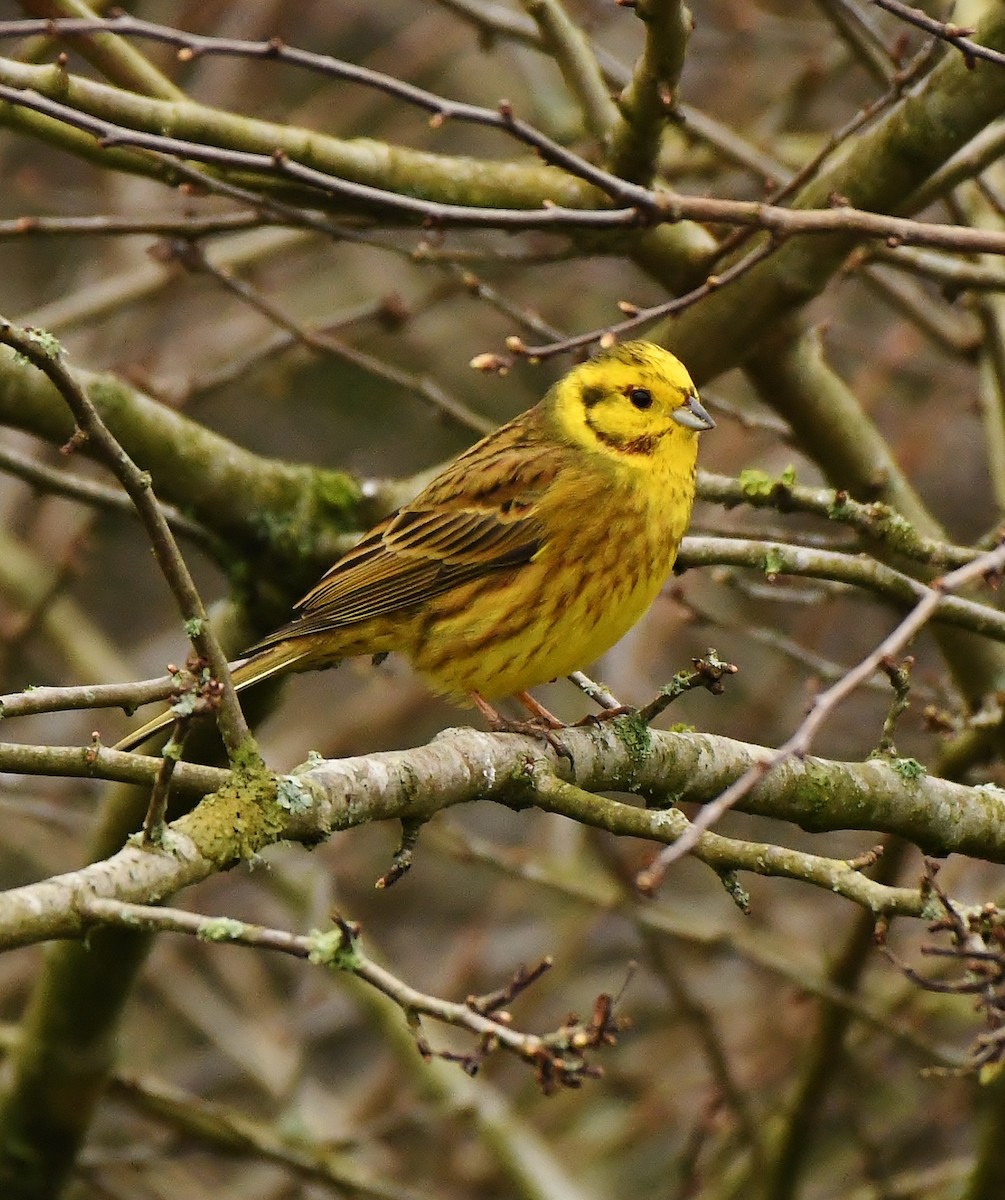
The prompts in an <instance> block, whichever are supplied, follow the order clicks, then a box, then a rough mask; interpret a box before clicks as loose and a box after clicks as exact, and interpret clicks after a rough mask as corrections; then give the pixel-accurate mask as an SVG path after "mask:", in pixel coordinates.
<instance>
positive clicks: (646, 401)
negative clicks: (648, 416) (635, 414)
mask: <svg viewBox="0 0 1005 1200" xmlns="http://www.w3.org/2000/svg"><path fill="white" fill-rule="evenodd" d="M628 399H629V400H631V402H632V403H633V404H634V405H635V407H636V408H652V406H653V394H652V392H651V391H650V390H649V389H648V388H632V390H631V391H630V392H629V393H628Z"/></svg>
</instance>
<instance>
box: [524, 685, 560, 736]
mask: <svg viewBox="0 0 1005 1200" xmlns="http://www.w3.org/2000/svg"><path fill="white" fill-rule="evenodd" d="M516 699H517V700H519V701H520V703H521V704H522V705H523V706H524V708H525V709H526V710H527V711H528V712H529V713H530V715H531V716H532V717H534V718H536V719H537V720H538V721H540V722H541V723H542V724H543V725H544V726H545V728H546V729H566V728H568V727H567V725H566V723H565V722H564V721H560V720H559V719H558V717H556V716H555V714H554V713H550V712H549V711H548V710H547V709H546V708H545V707H544V705H543V704H541V703H540V702H539V701H537V700H535V699H534V697H533V696H532V695H531V694H530V692H517V694H516Z"/></svg>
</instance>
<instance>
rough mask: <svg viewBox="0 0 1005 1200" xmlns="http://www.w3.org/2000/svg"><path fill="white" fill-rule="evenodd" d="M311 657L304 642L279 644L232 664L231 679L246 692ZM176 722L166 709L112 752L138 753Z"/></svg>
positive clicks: (293, 640) (171, 713) (172, 713)
mask: <svg viewBox="0 0 1005 1200" xmlns="http://www.w3.org/2000/svg"><path fill="white" fill-rule="evenodd" d="M307 657H308V652H307V650H306V646H305V642H304V641H303V640H299V639H290V640H289V641H285V642H277V643H275V644H274V645H271V646H266V647H264V648H263V649H262V650H259V651H257V652H256V653H254V654H252V655H251V656H250V657H249V658H245V659H239V660H238V661H237V662H234V663H231V667H230V677H231V679H232V680H233V681H234V687H235V688H236V689H237V690H238V691H239V692H243V691H244V689H245V688H247V687H251V686H252V684H255V683H261V682H262V681H263V680H265V679H270V678H271V677H272V676H273V675H278V674H280V673H281V672H283V671H289V670H290V669H291V668H295V666H296V664H297V663H298V662H300V661H301V660H302V659H305V658H307ZM174 720H175V713H174V712H172V710H171V709H170V708H168V709H165V711H164V712H162V713H160V714H158V715H157V716H156V717H153V718H152V719H151V720H149V721H147V723H146V724H145V725H141V726H140V727H139V729H134V730H133V732H132V733H129V734H127V735H126V736H125V737H124V738H123V739H122V741H121V742H116V743H115V745H114V746H113V747H112V749H113V750H135V749H136V747H137V746H140V745H142V744H143V742H145V741H146V740H147V738H151V737H153V736H154V734H156V733H160V732H161V731H162V730H164V729H167V728H168V727H169V726H170V725H171V724H172V723H173V722H174Z"/></svg>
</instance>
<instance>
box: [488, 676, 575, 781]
mask: <svg viewBox="0 0 1005 1200" xmlns="http://www.w3.org/2000/svg"><path fill="white" fill-rule="evenodd" d="M471 699H472V700H473V702H474V705H475V708H477V709H478V711H479V712H480V713H481V714H482V716H483V717H484V719H485V722H486V724H487V725H488V727H489V729H491V730H492V732H493V733H522V734H524V735H525V736H527V737H532V738H537V739H538V740H539V741H543V742H547V743H548V745H549V746H550V747H551V748H552V750H554V751H555V753H556V754H558V755H560V756H561V757H562V758H565V759H568V761H569V765H570V766H573V765H574V763H573V759H572V754H571V753H570V751H569V749H568V747H566V746H563V745H562V743H561V742H560V741H559V740H558V738H557V737H556V736H555V733H556V732H557V731H558V730H562V729H567V728H568V726H567V725H565V724H564V723H563V722H562V721H560V720H559V719H558V718H557V717H556V716H554V715H553V714H552V713H550V712H548V710H547V709H546V708H545V707H544V705H542V704H538V702H537V701H536V700H535V699H534V697H533V696H531V695H529V693H527V692H520V693H519V694H518V695H517V697H516V699H517V700H519V701H520V703H521V704H522V705H523V706H524V708H526V709H527V711H528V712H530V713H531V714H532V715H531V717H530V719H529V720H523V721H517V720H513V718H511V717H504V716H503V715H502V713H501V712H499V711H498V710H497V709H495V708H493V707H492V705H491V704H489V702H488V701H487V700H486V699H485V697H484V696H481V695H479V694H478V692H472V693H471Z"/></svg>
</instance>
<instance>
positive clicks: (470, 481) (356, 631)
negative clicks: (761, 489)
mask: <svg viewBox="0 0 1005 1200" xmlns="http://www.w3.org/2000/svg"><path fill="white" fill-rule="evenodd" d="M713 424H714V422H713V421H712V418H711V417H710V416H709V415H708V413H707V412H706V411H705V409H704V408H703V407H702V406H701V404H700V402H699V400H698V396H697V393H696V391H695V387H694V384H693V383H692V382H691V377H690V376H689V375H688V373H687V371H686V370H685V369H684V367H683V366H682V365H681V363H680V362H678V360H677V359H676V358H674V356H673V355H672V354H670V353H668V352H667V351H666V350H663V349H661V348H660V347H659V346H655V345H653V344H651V343H649V342H626V343H624V344H623V345H618V346H615V347H614V348H613V349H610V350H608V351H606V352H604V353H601V354H600V355H598V356H597V357H596V358H593V359H590V360H589V361H588V362H584V363H581V364H580V365H579V366H576V367H574V368H573V369H572V370H571V371H570V372H569V373H568V374H567V375H566V376H565V377H564V378H563V379H561V380H559V382H558V383H556V384H555V386H554V387H553V388H551V390H550V391H549V392H548V394H547V395H546V396H545V397H544V399H543V400H542V401H541V402H540V404H538V405H537V406H536V407H535V408H532V409H530V410H529V411H528V412H525V413H522V414H521V415H520V416H518V417H516V418H515V419H514V420H512V421H510V422H509V423H508V424H506V425H503V426H502V427H501V428H499V429H497V430H496V431H495V433H491V434H489V436H488V437H486V438H483V439H482V441H480V442H478V443H477V445H474V446H472V447H471V449H470V450H466V451H465V452H464V453H463V454H461V455H460V456H459V457H458V458H455V459H454V460H453V462H451V463H450V464H449V465H448V466H447V467H446V468H445V469H444V470H443V471H442V472H441V473H440V474H439V475H437V476H436V478H435V479H434V480H433V481H432V483H430V484H429V485H428V486H427V487H426V488H424V489H423V490H422V492H420V493H419V495H418V496H417V497H416V498H415V499H414V500H413V501H412V502H411V503H410V504H405V505H403V506H402V507H401V508H399V509H398V511H397V512H395V513H392V514H391V516H389V517H387V518H386V519H385V520H383V521H381V522H380V524H379V525H377V526H375V527H374V528H373V529H372V530H371V531H370V532H369V533H368V534H367V535H366V536H365V537H364V538H363V539H362V541H361V542H359V544H358V545H357V546H356V547H355V548H354V549H352V550H350V551H349V553H348V554H346V555H345V556H344V557H343V558H340V559H339V561H338V562H337V563H336V564H335V565H334V566H333V567H332V568H331V570H330V571H328V573H327V574H326V575H325V576H324V577H323V578H322V579H321V581H320V582H319V583H318V584H317V586H316V587H314V588H313V589H312V590H311V591H310V592H308V593H307V595H306V596H305V597H304V598H303V599H302V600H301V601H300V603H299V604H298V605H297V616H296V617H294V619H293V620H292V621H290V622H289V623H288V624H287V625H284V626H282V628H280V629H277V630H276V631H275V633H272V634H270V635H269V636H268V637H267V638H264V639H263V640H262V641H260V642H259V643H258V644H257V645H255V646H252V647H251V648H250V650H248V651H247V654H246V656H245V657H244V658H243V659H242V660H240V661H239V662H238V663H237V664H236V665H235V667H234V672H233V676H234V683H235V684H236V686H237V687H238V688H245V687H248V686H249V685H250V684H253V683H257V682H258V681H259V680H262V679H266V678H268V677H269V676H271V675H275V674H277V673H279V672H283V671H302V670H307V669H310V668H313V667H322V666H329V665H332V664H334V663H337V662H338V661H339V660H341V659H343V658H349V657H351V656H353V655H357V654H370V655H383V654H386V653H389V652H392V651H398V652H400V653H402V654H404V655H405V657H406V658H407V659H408V660H409V661H410V662H411V664H412V666H413V667H414V668H415V670H416V671H418V673H419V674H420V675H421V676H422V677H423V679H425V680H426V682H427V683H428V684H429V686H430V687H431V688H432V689H433V690H434V691H436V692H440V693H443V694H445V695H448V696H451V697H453V698H455V699H460V698H462V697H464V696H465V695H467V696H469V697H470V698H471V699H472V700H473V701H474V702H475V703H476V704H477V705H478V707H479V708H480V709H482V711H483V712H486V713H487V714H491V715H494V713H493V710H492V709H491V708H490V707H489V705H488V704H487V703H486V700H487V699H490V698H495V697H501V696H510V695H516V696H518V697H520V698H521V699H522V700H523V701H524V702H525V703H526V704H527V705H528V707H530V708H531V710H532V711H534V712H538V713H541V712H543V711H544V710H541V709H540V706H538V705H537V704H536V702H535V701H533V699H532V698H531V697H528V696H527V695H526V692H527V689H528V688H532V687H534V686H535V685H536V684H539V683H543V682H545V681H546V680H549V679H554V678H557V677H558V676H561V675H568V674H569V673H570V672H572V671H575V670H578V669H579V668H581V667H585V666H587V665H588V664H589V663H591V662H592V661H593V660H594V659H595V658H597V657H599V656H600V655H601V654H603V653H604V651H606V650H607V649H609V648H610V647H611V646H613V645H614V643H615V642H616V641H617V640H618V639H619V638H620V637H621V636H622V635H623V634H624V633H625V632H626V631H627V630H628V629H630V628H631V626H632V625H634V624H635V622H636V621H637V620H638V619H639V617H641V616H642V614H643V613H644V612H645V611H646V609H647V608H648V607H649V605H650V604H651V603H652V601H653V600H654V598H655V597H656V595H657V594H658V593H659V591H660V588H661V587H662V586H663V582H664V580H665V579H666V577H667V575H668V574H669V572H670V569H671V568H672V566H673V563H674V558H675V557H676V554H677V548H678V546H679V545H680V541H681V538H682V537H683V536H684V531H685V529H686V528H687V524H688V520H689V519H690V516H691V506H692V504H693V501H694V492H695V473H696V466H695V464H696V460H697V454H698V436H697V435H698V433H699V432H700V431H701V430H703V429H711V428H712V426H713ZM172 719H173V718H172V715H171V713H170V712H168V713H164V714H162V715H161V716H159V717H157V718H155V719H154V720H153V721H150V722H149V723H148V724H146V725H144V726H143V727H142V728H140V729H138V730H136V732H134V733H133V734H131V735H130V736H129V737H128V738H127V739H125V740H124V741H123V742H120V743H119V748H120V749H131V748H132V747H134V746H137V745H139V743H140V742H141V741H144V740H145V739H146V738H147V737H149V736H150V735H151V734H152V733H154V732H156V731H157V730H159V729H162V728H164V727H166V726H167V725H168V724H170V722H171V720H172Z"/></svg>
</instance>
